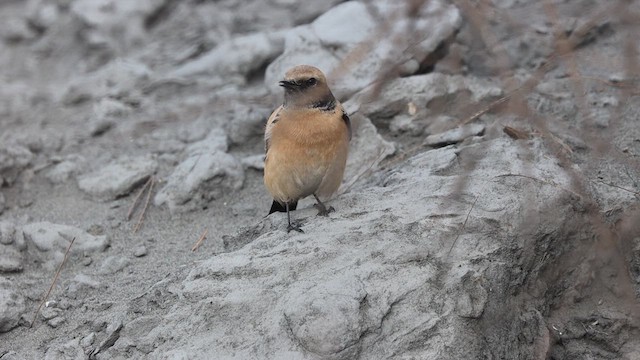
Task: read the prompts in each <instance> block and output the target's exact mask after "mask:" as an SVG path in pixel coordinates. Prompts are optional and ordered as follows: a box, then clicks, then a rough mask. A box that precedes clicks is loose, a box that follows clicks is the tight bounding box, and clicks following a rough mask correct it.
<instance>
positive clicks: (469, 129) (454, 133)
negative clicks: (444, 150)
mask: <svg viewBox="0 0 640 360" xmlns="http://www.w3.org/2000/svg"><path fill="white" fill-rule="evenodd" d="M484 129H485V126H484V125H483V124H468V125H464V126H461V127H458V128H455V129H451V130H448V131H445V132H443V133H440V134H434V135H429V136H427V138H426V139H425V140H424V144H425V145H428V146H445V145H450V144H455V143H459V142H461V141H462V140H464V139H466V138H468V137H471V136H478V135H482V134H483V133H484Z"/></svg>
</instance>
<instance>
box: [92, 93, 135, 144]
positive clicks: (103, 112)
mask: <svg viewBox="0 0 640 360" xmlns="http://www.w3.org/2000/svg"><path fill="white" fill-rule="evenodd" d="M130 111H131V108H130V107H129V106H127V105H125V104H123V103H122V102H120V101H118V100H115V99H111V98H102V99H100V100H99V101H98V102H97V103H95V104H94V106H93V114H92V115H91V118H90V119H89V124H88V128H89V135H91V136H99V135H102V134H104V133H105V132H107V131H109V130H110V129H111V128H112V127H114V126H115V125H116V124H117V121H118V120H119V119H122V118H123V117H125V116H126V115H128V114H129V112H130Z"/></svg>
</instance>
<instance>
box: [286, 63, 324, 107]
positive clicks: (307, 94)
mask: <svg viewBox="0 0 640 360" xmlns="http://www.w3.org/2000/svg"><path fill="white" fill-rule="evenodd" d="M280 86H282V87H284V104H285V106H287V107H322V106H323V105H325V104H329V103H333V102H335V98H334V96H333V94H332V93H331V90H330V89H329V86H328V85H327V78H326V77H325V76H324V74H323V73H322V71H320V69H318V68H316V67H313V66H309V65H298V66H296V67H293V68H291V69H289V71H287V73H286V74H285V75H284V80H282V81H280Z"/></svg>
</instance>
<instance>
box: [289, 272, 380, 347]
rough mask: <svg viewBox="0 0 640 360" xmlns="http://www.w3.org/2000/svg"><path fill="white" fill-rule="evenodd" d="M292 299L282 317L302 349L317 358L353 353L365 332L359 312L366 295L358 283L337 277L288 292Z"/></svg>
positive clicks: (361, 315) (357, 280)
mask: <svg viewBox="0 0 640 360" xmlns="http://www.w3.org/2000/svg"><path fill="white" fill-rule="evenodd" d="M292 297H293V299H291V300H290V301H289V302H288V303H287V305H286V306H285V310H284V318H285V321H286V322H287V326H288V327H289V328H290V329H291V332H292V335H293V336H294V337H295V340H296V341H297V342H299V343H300V345H301V346H302V347H303V348H304V349H306V350H307V351H310V352H311V353H314V354H317V355H319V356H321V357H328V356H332V355H335V354H340V357H341V358H352V357H354V356H355V355H356V354H357V352H358V349H357V346H354V345H356V344H357V342H358V339H359V338H360V337H361V336H362V334H363V333H364V331H365V330H366V328H365V323H364V321H362V319H363V318H364V316H365V314H363V313H361V311H363V310H364V309H362V305H363V304H364V303H365V302H366V297H367V292H366V291H365V289H364V284H363V283H362V281H359V279H357V278H351V279H349V278H346V279H345V278H341V277H337V278H335V279H332V280H331V281H329V282H325V283H320V284H318V285H315V284H314V285H312V287H311V288H309V289H304V290H302V291H300V292H299V293H297V292H295V291H292ZM338 319H339V320H338ZM336 320H338V321H336Z"/></svg>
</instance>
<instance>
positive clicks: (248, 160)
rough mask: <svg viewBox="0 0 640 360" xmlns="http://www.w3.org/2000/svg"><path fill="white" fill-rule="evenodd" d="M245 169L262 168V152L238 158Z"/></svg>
mask: <svg viewBox="0 0 640 360" xmlns="http://www.w3.org/2000/svg"><path fill="white" fill-rule="evenodd" d="M240 162H241V163H242V166H244V167H245V169H249V168H250V169H256V170H264V154H257V155H251V156H247V157H245V158H243V159H242V160H240Z"/></svg>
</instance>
